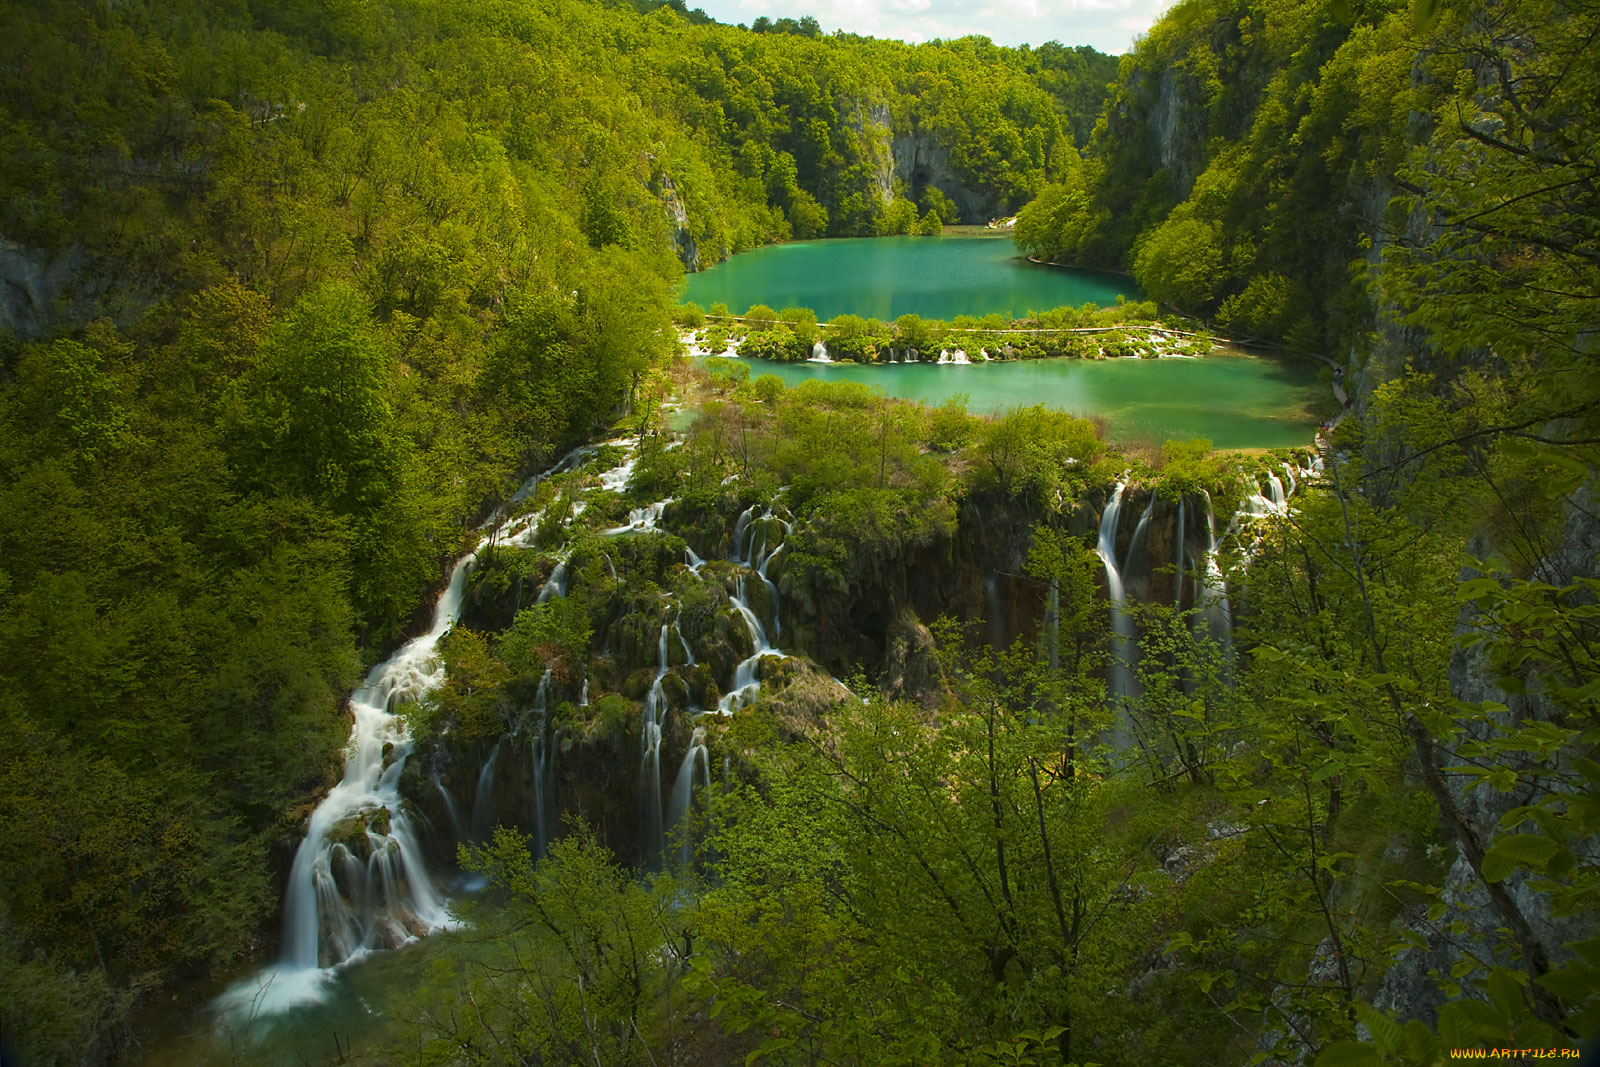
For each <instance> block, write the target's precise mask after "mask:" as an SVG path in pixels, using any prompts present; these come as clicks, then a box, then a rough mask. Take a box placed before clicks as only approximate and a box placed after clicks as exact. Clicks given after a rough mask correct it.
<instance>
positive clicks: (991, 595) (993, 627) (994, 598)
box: [983, 570, 1006, 652]
mask: <svg viewBox="0 0 1600 1067" xmlns="http://www.w3.org/2000/svg"><path fill="white" fill-rule="evenodd" d="M983 598H984V602H985V603H986V604H987V605H988V608H989V645H990V647H992V648H993V649H994V650H995V651H996V652H999V651H1001V650H1003V649H1004V648H1005V647H1006V623H1005V619H1003V618H1001V611H1000V586H999V583H998V582H996V581H995V573H994V571H992V570H991V571H989V573H987V574H985V575H984V576H983Z"/></svg>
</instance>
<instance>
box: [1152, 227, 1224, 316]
mask: <svg viewBox="0 0 1600 1067" xmlns="http://www.w3.org/2000/svg"><path fill="white" fill-rule="evenodd" d="M1221 236H1222V235H1221V232H1220V230H1219V229H1218V227H1217V226H1215V225H1214V224H1207V223H1205V222H1202V221H1200V220H1198V219H1190V218H1184V219H1178V218H1169V219H1168V220H1167V221H1166V222H1164V223H1162V224H1161V225H1160V226H1159V227H1157V228H1156V229H1155V230H1154V232H1152V233H1150V234H1148V235H1147V236H1146V237H1145V238H1144V240H1142V241H1141V242H1140V244H1139V249H1138V252H1137V253H1136V254H1135V256H1134V260H1133V275H1134V277H1135V278H1138V279H1139V285H1140V286H1141V287H1143V289H1144V290H1145V292H1147V293H1149V294H1150V295H1151V296H1153V297H1154V298H1155V299H1156V301H1157V302H1158V303H1161V304H1166V305H1168V306H1169V307H1175V308H1180V309H1183V310H1186V311H1190V312H1198V311H1204V310H1207V309H1209V307H1210V306H1211V303H1212V301H1213V299H1214V297H1215V295H1216V291H1217V284H1218V281H1219V276H1220V275H1221V273H1222V246H1221Z"/></svg>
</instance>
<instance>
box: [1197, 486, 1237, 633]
mask: <svg viewBox="0 0 1600 1067" xmlns="http://www.w3.org/2000/svg"><path fill="white" fill-rule="evenodd" d="M1204 583H1205V584H1204V587H1203V589H1202V595H1201V603H1202V605H1203V607H1204V610H1205V617H1206V626H1207V628H1208V629H1209V630H1210V632H1211V636H1212V638H1213V639H1214V640H1215V641H1216V642H1217V644H1218V646H1219V647H1220V648H1221V649H1222V651H1223V655H1224V656H1225V657H1229V658H1231V656H1232V653H1233V611H1232V609H1231V608H1230V607H1229V605H1228V583H1227V582H1226V581H1225V580H1224V579H1223V577H1222V567H1221V566H1220V565H1219V564H1218V562H1217V523H1216V516H1215V515H1214V514H1213V513H1212V510H1211V494H1210V493H1207V494H1206V559H1205V575H1204Z"/></svg>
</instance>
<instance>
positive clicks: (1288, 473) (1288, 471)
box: [1279, 463, 1295, 496]
mask: <svg viewBox="0 0 1600 1067" xmlns="http://www.w3.org/2000/svg"><path fill="white" fill-rule="evenodd" d="M1279 466H1281V467H1282V468H1283V476H1284V477H1285V478H1287V479H1288V484H1287V485H1286V486H1285V487H1284V493H1285V495H1287V496H1294V490H1295V480H1294V468H1293V467H1291V466H1289V464H1287V463H1281V464H1279Z"/></svg>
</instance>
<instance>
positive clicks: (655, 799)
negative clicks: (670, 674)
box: [638, 623, 669, 865]
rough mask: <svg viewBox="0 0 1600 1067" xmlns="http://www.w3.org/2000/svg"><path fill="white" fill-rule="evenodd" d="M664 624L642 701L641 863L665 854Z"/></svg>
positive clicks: (667, 627) (652, 861)
mask: <svg viewBox="0 0 1600 1067" xmlns="http://www.w3.org/2000/svg"><path fill="white" fill-rule="evenodd" d="M668 629H669V624H668V623H662V624H661V636H660V637H659V638H658V639H657V640H656V680H655V681H654V682H653V683H652V684H651V686H650V695H649V696H647V697H646V698H645V702H644V715H643V716H642V717H641V719H642V725H641V728H640V738H639V741H640V753H639V799H638V804H639V848H640V851H642V852H643V853H644V858H645V863H646V864H647V865H654V864H656V863H659V862H660V860H661V858H662V855H663V853H665V851H666V842H665V840H664V836H665V832H664V829H663V827H662V823H661V723H662V721H663V720H664V719H665V718H666V714H667V692H666V690H665V689H663V688H662V686H661V680H662V679H663V678H665V677H666V676H667V668H668V662H667V630H668Z"/></svg>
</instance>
